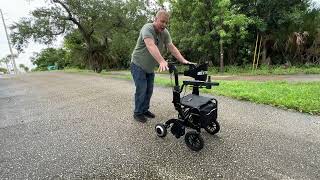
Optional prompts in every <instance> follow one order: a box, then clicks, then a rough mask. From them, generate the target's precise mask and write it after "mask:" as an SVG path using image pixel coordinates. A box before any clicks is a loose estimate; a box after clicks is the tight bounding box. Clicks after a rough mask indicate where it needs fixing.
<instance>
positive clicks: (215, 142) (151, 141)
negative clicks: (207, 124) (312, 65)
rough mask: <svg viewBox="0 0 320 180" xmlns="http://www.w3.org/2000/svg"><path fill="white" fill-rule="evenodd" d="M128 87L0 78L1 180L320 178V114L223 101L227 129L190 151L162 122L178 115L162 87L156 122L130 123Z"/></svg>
mask: <svg viewBox="0 0 320 180" xmlns="http://www.w3.org/2000/svg"><path fill="white" fill-rule="evenodd" d="M132 94H133V85H132V83H131V82H130V81H125V80H116V79H111V78H106V77H100V76H93V75H76V74H64V73H56V72H54V73H48V72H47V73H32V74H27V75H22V76H18V77H10V78H2V79H0V137H1V138H0V179H320V133H319V132H320V117H319V116H311V115H307V114H301V113H297V112H291V111H285V110H280V109H277V108H274V107H270V106H266V105H257V104H253V103H249V102H243V101H235V100H232V99H229V98H225V97H217V99H218V100H219V118H218V119H219V121H220V124H221V128H222V129H221V131H220V133H218V134H217V135H215V136H211V135H209V134H208V133H206V132H205V131H204V132H203V133H202V136H203V138H204V140H205V147H204V149H202V151H200V152H192V151H190V150H189V149H188V148H187V147H186V145H185V143H184V140H183V138H180V139H176V138H174V137H173V136H172V135H171V134H168V136H167V137H166V138H164V139H160V138H158V137H157V136H156V135H155V133H154V130H153V128H154V126H155V124H156V123H159V122H164V121H166V120H167V119H168V118H172V117H175V116H176V112H175V110H174V108H173V106H172V104H171V98H172V97H171V90H170V89H169V88H162V87H156V88H155V92H154V96H153V99H152V110H153V111H154V112H155V113H156V114H157V117H156V119H154V120H150V121H148V122H147V123H146V124H140V123H139V122H136V121H134V120H133V118H132V113H131V111H132V107H133V104H132Z"/></svg>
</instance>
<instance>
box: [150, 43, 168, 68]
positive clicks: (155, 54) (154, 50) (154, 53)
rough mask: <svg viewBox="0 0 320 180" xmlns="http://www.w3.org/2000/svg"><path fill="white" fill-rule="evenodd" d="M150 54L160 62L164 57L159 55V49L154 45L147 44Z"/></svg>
mask: <svg viewBox="0 0 320 180" xmlns="http://www.w3.org/2000/svg"><path fill="white" fill-rule="evenodd" d="M147 48H148V50H149V52H150V54H151V55H152V56H153V58H154V59H155V60H156V61H157V62H158V63H159V64H160V63H161V62H162V61H165V59H164V58H163V57H162V56H161V54H160V51H159V49H158V48H157V47H156V46H155V45H151V46H147Z"/></svg>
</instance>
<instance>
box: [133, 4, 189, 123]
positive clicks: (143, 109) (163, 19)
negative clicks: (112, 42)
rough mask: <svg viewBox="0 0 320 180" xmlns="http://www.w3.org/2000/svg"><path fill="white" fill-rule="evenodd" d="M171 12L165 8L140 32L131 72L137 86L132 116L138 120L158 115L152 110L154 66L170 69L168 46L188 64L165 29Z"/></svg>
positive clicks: (171, 51) (178, 57)
mask: <svg viewBox="0 0 320 180" xmlns="http://www.w3.org/2000/svg"><path fill="white" fill-rule="evenodd" d="M168 22H169V13H168V12H166V11H165V10H160V11H158V12H157V14H156V16H155V19H154V22H153V23H147V24H145V25H144V26H143V27H142V28H141V30H140V34H139V38H138V40H137V44H136V46H135V48H134V51H133V53H132V57H131V74H132V77H133V80H134V83H135V86H136V91H135V96H134V102H135V107H134V114H133V117H134V119H135V120H137V121H139V122H143V123H144V122H146V121H147V118H154V117H155V115H154V114H153V113H152V112H150V111H149V108H150V99H151V96H152V93H153V84H154V69H155V67H157V66H159V71H160V72H161V71H166V70H168V69H169V68H168V63H167V61H166V60H165V59H164V58H163V57H162V54H163V53H164V52H165V51H166V50H167V49H168V50H169V51H170V53H171V54H172V55H173V56H174V57H175V58H176V59H177V60H178V61H180V62H181V63H183V64H189V63H190V62H189V61H187V60H186V59H185V58H184V57H183V56H182V55H181V53H180V51H179V50H178V49H177V48H176V46H175V45H174V44H173V43H172V40H171V37H170V34H169V31H168V30H167V29H166V27H167V24H168Z"/></svg>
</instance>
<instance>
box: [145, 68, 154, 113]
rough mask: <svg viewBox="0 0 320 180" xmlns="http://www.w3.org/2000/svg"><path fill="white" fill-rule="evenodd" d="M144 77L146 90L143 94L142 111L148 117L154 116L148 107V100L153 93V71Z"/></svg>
mask: <svg viewBox="0 0 320 180" xmlns="http://www.w3.org/2000/svg"><path fill="white" fill-rule="evenodd" d="M146 79H147V91H146V96H145V100H144V103H143V105H144V107H143V113H144V114H145V115H146V116H147V117H150V118H154V117H155V116H154V114H152V113H151V112H150V111H149V108H150V100H151V96H152V93H153V84H154V73H148V74H147V75H146Z"/></svg>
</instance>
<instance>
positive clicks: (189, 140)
mask: <svg viewBox="0 0 320 180" xmlns="http://www.w3.org/2000/svg"><path fill="white" fill-rule="evenodd" d="M184 140H185V142H186V144H187V146H188V147H189V148H190V149H191V150H193V151H200V150H201V149H202V148H203V145H204V142H203V139H202V137H201V136H200V134H199V133H198V132H195V131H192V132H187V134H186V135H185V137H184Z"/></svg>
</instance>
